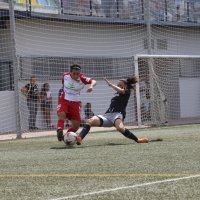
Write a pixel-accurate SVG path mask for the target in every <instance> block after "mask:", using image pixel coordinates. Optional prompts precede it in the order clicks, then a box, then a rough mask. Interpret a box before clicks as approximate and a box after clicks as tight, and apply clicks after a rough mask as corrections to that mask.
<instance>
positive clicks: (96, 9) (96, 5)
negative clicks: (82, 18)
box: [92, 0, 101, 17]
mask: <svg viewBox="0 0 200 200" xmlns="http://www.w3.org/2000/svg"><path fill="white" fill-rule="evenodd" d="M100 10H101V0H92V15H93V16H97V17H99V16H100Z"/></svg>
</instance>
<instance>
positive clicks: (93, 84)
mask: <svg viewBox="0 0 200 200" xmlns="http://www.w3.org/2000/svg"><path fill="white" fill-rule="evenodd" d="M96 84H97V82H96V81H95V80H92V82H91V84H90V87H89V88H88V89H87V92H91V91H92V89H93V87H94V86H95V85H96Z"/></svg>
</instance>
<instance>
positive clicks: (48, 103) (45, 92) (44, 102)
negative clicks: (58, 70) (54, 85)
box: [40, 83, 54, 128]
mask: <svg viewBox="0 0 200 200" xmlns="http://www.w3.org/2000/svg"><path fill="white" fill-rule="evenodd" d="M40 99H41V108H42V111H43V114H44V116H45V120H46V124H47V128H54V125H53V124H52V123H51V111H52V110H53V107H52V95H51V91H50V90H49V84H48V83H45V84H44V85H43V87H42V90H41V93H40Z"/></svg>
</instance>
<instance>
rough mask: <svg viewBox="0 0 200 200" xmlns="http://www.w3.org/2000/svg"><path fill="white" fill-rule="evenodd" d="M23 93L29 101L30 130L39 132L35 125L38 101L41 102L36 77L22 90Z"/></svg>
mask: <svg viewBox="0 0 200 200" xmlns="http://www.w3.org/2000/svg"><path fill="white" fill-rule="evenodd" d="M21 92H22V94H23V95H24V96H25V97H26V99H27V106H28V109H29V118H28V124H29V130H37V129H38V128H37V127H36V126H35V123H36V116H37V110H38V100H40V97H39V89H38V85H37V84H36V78H35V76H32V77H31V79H30V83H28V84H26V85H25V86H24V87H23V88H21Z"/></svg>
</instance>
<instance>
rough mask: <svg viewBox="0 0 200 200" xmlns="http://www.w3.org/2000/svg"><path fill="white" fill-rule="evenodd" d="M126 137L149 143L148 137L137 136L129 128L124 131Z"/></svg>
mask: <svg viewBox="0 0 200 200" xmlns="http://www.w3.org/2000/svg"><path fill="white" fill-rule="evenodd" d="M122 134H123V135H124V136H125V137H127V138H129V139H131V140H134V141H135V142H137V143H148V139H147V138H141V139H140V138H137V137H136V136H135V135H134V134H133V133H131V132H130V131H129V130H128V129H125V132H124V133H122Z"/></svg>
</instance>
